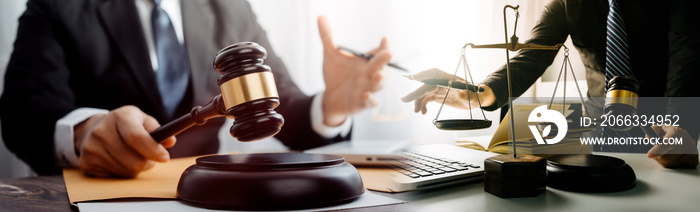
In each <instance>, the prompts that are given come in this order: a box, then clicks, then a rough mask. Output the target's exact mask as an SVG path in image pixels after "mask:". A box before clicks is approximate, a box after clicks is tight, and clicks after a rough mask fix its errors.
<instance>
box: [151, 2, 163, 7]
mask: <svg viewBox="0 0 700 212" xmlns="http://www.w3.org/2000/svg"><path fill="white" fill-rule="evenodd" d="M151 1H152V2H153V4H154V5H155V6H156V7H160V2H161V1H162V0H151Z"/></svg>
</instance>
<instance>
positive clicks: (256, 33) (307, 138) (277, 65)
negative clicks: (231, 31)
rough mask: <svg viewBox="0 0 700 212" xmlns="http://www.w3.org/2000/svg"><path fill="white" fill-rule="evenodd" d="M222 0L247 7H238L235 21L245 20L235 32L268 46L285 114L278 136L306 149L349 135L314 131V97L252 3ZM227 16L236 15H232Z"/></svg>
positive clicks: (289, 144) (282, 112) (340, 139)
mask: <svg viewBox="0 0 700 212" xmlns="http://www.w3.org/2000/svg"><path fill="white" fill-rule="evenodd" d="M222 3H226V4H231V5H226V6H227V7H239V8H240V7H244V8H246V9H238V10H237V11H239V12H238V13H237V14H235V15H236V16H235V17H236V18H237V19H238V20H236V21H238V22H243V24H239V25H240V26H241V29H237V31H236V33H238V35H239V36H240V39H241V40H245V41H253V42H256V43H258V44H260V45H262V46H263V47H265V49H266V50H267V53H268V56H267V58H266V59H265V65H268V66H270V68H271V69H272V73H273V74H274V77H275V84H276V86H277V92H278V93H279V97H280V105H279V107H277V109H275V110H276V111H277V112H278V113H280V114H282V116H283V117H284V126H283V127H282V130H281V131H280V132H279V133H278V134H277V135H276V136H275V138H277V139H278V140H280V141H281V142H282V143H283V144H284V145H286V146H287V147H289V148H291V149H294V150H304V149H309V148H314V147H318V146H323V145H327V144H331V143H334V142H338V141H342V140H347V139H349V134H348V136H341V135H337V136H335V137H333V138H330V139H327V138H324V137H323V136H321V135H320V134H319V133H317V132H315V131H314V129H313V128H312V121H311V104H312V101H313V97H311V96H308V95H306V94H304V93H303V92H302V91H301V90H300V89H299V87H298V86H297V85H296V83H294V81H293V79H292V78H291V76H290V75H289V72H288V71H287V69H286V67H285V65H284V63H283V62H282V60H281V59H280V58H279V57H278V56H277V54H275V52H274V50H273V48H272V45H270V42H269V40H268V38H267V34H266V32H265V31H264V30H263V29H262V27H261V26H260V25H259V24H258V22H257V18H256V16H255V14H254V13H253V11H252V9H251V8H250V5H249V4H248V3H247V2H245V4H238V3H240V2H237V1H230V2H229V1H223V2H222ZM224 15H230V14H224ZM225 18H227V19H233V17H225Z"/></svg>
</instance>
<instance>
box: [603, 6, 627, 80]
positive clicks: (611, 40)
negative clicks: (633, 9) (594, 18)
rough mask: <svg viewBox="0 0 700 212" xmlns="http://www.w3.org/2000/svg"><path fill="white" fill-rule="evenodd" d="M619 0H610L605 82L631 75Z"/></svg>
mask: <svg viewBox="0 0 700 212" xmlns="http://www.w3.org/2000/svg"><path fill="white" fill-rule="evenodd" d="M619 2H620V0H610V12H609V13H608V34H607V42H606V48H605V82H609V81H610V79H612V78H613V77H615V76H620V75H631V74H632V73H631V71H630V57H629V46H628V43H627V30H626V29H625V22H624V21H623V20H622V16H621V15H620V8H619V5H618V3H619Z"/></svg>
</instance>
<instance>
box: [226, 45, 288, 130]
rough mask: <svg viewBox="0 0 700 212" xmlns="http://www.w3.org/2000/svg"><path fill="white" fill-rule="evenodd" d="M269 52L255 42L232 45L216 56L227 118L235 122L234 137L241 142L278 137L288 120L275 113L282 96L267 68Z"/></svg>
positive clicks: (232, 127)
mask: <svg viewBox="0 0 700 212" xmlns="http://www.w3.org/2000/svg"><path fill="white" fill-rule="evenodd" d="M266 57H267V51H266V50H265V48H263V47H262V46H260V45H258V44H257V43H253V42H242V43H236V44H233V45H230V46H228V47H226V48H224V49H222V50H221V51H219V53H218V54H217V55H216V59H214V69H216V71H218V72H219V73H221V77H219V80H218V81H217V82H218V84H219V88H221V98H222V100H223V103H224V107H225V111H226V117H227V118H230V119H235V120H234V122H233V126H231V130H230V132H231V136H233V137H234V138H236V139H238V140H239V141H256V140H260V139H264V138H267V137H270V136H273V135H275V134H277V133H278V132H279V131H280V130H281V129H282V125H283V124H284V118H282V115H280V114H279V113H277V112H276V111H275V110H274V109H275V108H277V106H278V105H279V96H278V95H277V87H276V86H275V80H274V78H273V76H272V72H271V71H270V67H269V66H266V65H263V60H264V59H265V58H266Z"/></svg>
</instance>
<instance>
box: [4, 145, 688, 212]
mask: <svg viewBox="0 0 700 212" xmlns="http://www.w3.org/2000/svg"><path fill="white" fill-rule="evenodd" d="M605 155H610V156H614V157H618V158H621V159H623V160H625V161H626V162H627V163H628V164H629V165H630V166H632V168H633V169H634V171H635V173H636V175H637V186H635V187H634V188H633V189H631V190H628V191H623V192H617V193H604V194H590V193H573V192H567V191H561V190H557V189H553V188H547V191H546V192H545V193H543V194H542V195H540V196H538V197H533V198H513V199H501V198H498V197H496V196H494V195H491V194H488V193H486V192H484V186H483V183H473V184H466V185H461V186H454V187H449V188H443V189H435V190H429V191H419V192H405V193H398V194H388V193H382V192H375V193H377V194H380V195H383V196H388V197H392V198H396V199H401V200H405V201H408V202H409V203H407V204H399V205H388V206H379V207H373V208H360V209H355V210H349V211H367V210H368V209H371V210H372V211H467V210H468V211H510V210H514V209H517V210H525V211H531V210H544V211H611V210H624V211H632V210H634V211H697V205H698V203H697V202H698V201H699V200H700V170H698V169H690V170H671V169H665V168H663V167H661V166H659V165H658V164H656V162H654V161H653V160H651V159H648V158H646V155H644V154H620V153H616V154H605ZM17 189H19V191H22V192H17V191H18V190H17ZM0 209H2V210H5V209H9V210H10V211H71V210H73V211H77V210H76V209H75V208H71V206H70V204H69V203H68V196H67V195H66V190H65V185H64V183H63V177H62V176H44V177H34V178H23V179H8V180H0Z"/></svg>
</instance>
